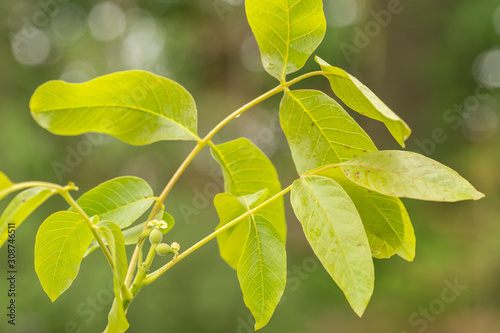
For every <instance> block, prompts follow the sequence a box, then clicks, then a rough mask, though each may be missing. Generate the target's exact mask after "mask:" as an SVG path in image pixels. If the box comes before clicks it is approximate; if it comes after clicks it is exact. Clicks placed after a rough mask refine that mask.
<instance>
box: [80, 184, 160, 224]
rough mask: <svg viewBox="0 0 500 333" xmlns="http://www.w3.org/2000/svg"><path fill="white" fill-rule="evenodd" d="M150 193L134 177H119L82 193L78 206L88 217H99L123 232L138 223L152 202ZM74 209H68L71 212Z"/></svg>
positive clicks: (146, 185)
mask: <svg viewBox="0 0 500 333" xmlns="http://www.w3.org/2000/svg"><path fill="white" fill-rule="evenodd" d="M152 197H153V190H152V189H151V187H150V186H149V185H148V183H146V182H145V181H144V180H142V179H140V178H137V177H130V176H126V177H118V178H114V179H111V180H108V181H107V182H104V183H102V184H100V185H98V186H97V187H94V188H93V189H91V190H90V191H88V192H86V193H84V194H83V195H82V196H81V197H80V198H79V199H78V200H77V203H78V204H79V205H80V207H82V209H83V210H84V211H85V213H87V215H88V216H94V215H99V219H100V220H109V221H113V222H114V223H116V224H118V226H119V227H120V228H122V229H123V228H126V227H128V226H129V225H131V224H132V223H133V222H134V221H135V220H137V219H138V218H139V217H140V216H141V215H142V214H143V213H144V212H145V211H146V210H147V209H148V208H149V207H150V206H151V204H152V203H153V202H154V198H152ZM72 210H73V208H70V211H72Z"/></svg>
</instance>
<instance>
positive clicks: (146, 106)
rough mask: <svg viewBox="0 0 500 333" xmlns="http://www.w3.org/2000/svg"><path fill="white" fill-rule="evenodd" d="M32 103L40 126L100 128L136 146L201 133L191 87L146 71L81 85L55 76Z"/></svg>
mask: <svg viewBox="0 0 500 333" xmlns="http://www.w3.org/2000/svg"><path fill="white" fill-rule="evenodd" d="M30 108H31V114H32V115H33V118H34V119H35V120H36V122H37V123H38V124H39V125H40V126H41V127H43V128H45V129H47V130H49V131H50V132H52V133H54V134H58V135H79V134H83V133H87V132H99V133H105V134H110V135H113V136H115V137H116V138H118V139H120V140H122V141H124V142H127V143H130V144H133V145H147V144H150V143H153V142H157V141H161V140H197V138H198V137H197V135H196V133H197V113H196V106H195V102H194V100H193V97H192V96H191V95H190V94H189V92H188V91H187V90H186V89H184V88H183V87H182V86H180V85H179V84H177V83H175V82H174V81H171V80H169V79H166V78H164V77H161V76H157V75H153V74H151V73H148V72H144V71H127V72H120V73H114V74H110V75H105V76H101V77H98V78H96V79H94V80H91V81H89V82H86V83H79V84H73V83H66V82H63V81H50V82H47V83H45V84H43V85H42V86H40V87H39V88H38V89H37V90H36V91H35V93H34V94H33V97H32V98H31V101H30Z"/></svg>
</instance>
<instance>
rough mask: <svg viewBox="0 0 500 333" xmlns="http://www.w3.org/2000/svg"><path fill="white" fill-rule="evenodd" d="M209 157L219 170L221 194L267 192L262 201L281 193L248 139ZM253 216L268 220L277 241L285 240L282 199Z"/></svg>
mask: <svg viewBox="0 0 500 333" xmlns="http://www.w3.org/2000/svg"><path fill="white" fill-rule="evenodd" d="M212 155H213V156H214V158H215V160H216V161H217V162H219V164H220V165H221V167H222V172H223V174H224V189H225V192H227V193H231V194H233V195H234V196H236V197H242V196H245V195H249V194H254V193H256V192H259V191H261V190H264V189H268V192H267V196H265V200H267V199H269V198H271V197H272V196H274V195H276V194H277V193H279V192H281V184H280V181H279V179H278V173H277V172H276V169H275V168H274V165H273V164H272V163H271V161H270V160H269V158H268V157H267V156H266V155H265V154H264V153H263V152H262V151H261V150H260V149H259V148H257V147H256V146H255V145H254V144H253V143H252V142H250V141H249V140H248V139H246V138H239V139H236V140H234V141H230V142H226V143H223V144H220V145H217V146H213V147H212ZM256 213H257V214H259V215H262V216H263V217H264V218H266V219H267V220H269V221H270V222H271V223H272V224H273V225H274V227H275V228H276V230H278V232H279V233H280V235H281V237H282V238H283V239H286V224H285V211H284V205H283V199H282V198H279V199H276V200H275V201H274V202H272V203H271V204H269V205H267V206H266V207H264V208H262V209H260V210H259V211H258V212H256Z"/></svg>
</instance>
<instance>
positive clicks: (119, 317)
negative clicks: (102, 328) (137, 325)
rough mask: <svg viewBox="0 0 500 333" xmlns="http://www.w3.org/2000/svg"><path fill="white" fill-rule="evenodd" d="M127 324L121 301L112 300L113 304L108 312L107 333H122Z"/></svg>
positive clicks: (125, 329)
mask: <svg viewBox="0 0 500 333" xmlns="http://www.w3.org/2000/svg"><path fill="white" fill-rule="evenodd" d="M129 326H130V325H129V323H128V321H127V316H126V315H125V310H124V309H123V303H120V302H119V301H117V300H116V299H115V300H113V305H112V306H111V310H110V311H109V314H108V331H109V333H124V332H126V331H127V329H128V328H129Z"/></svg>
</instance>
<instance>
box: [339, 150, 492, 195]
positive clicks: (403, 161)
mask: <svg viewBox="0 0 500 333" xmlns="http://www.w3.org/2000/svg"><path fill="white" fill-rule="evenodd" d="M341 168H342V171H343V172H344V174H345V175H346V176H347V178H349V179H350V180H351V181H353V182H354V183H356V184H358V185H361V186H364V187H366V188H368V189H371V190H374V191H377V192H379V193H381V194H385V195H390V196H395V197H405V198H413V199H420V200H429V201H451V202H453V201H460V200H478V199H481V198H482V197H484V194H482V193H481V192H478V191H477V190H476V189H475V188H474V187H473V186H472V185H471V184H470V183H469V182H468V181H467V180H465V179H464V178H462V177H461V176H460V175H459V174H458V173H457V172H456V171H454V170H452V169H450V168H448V167H447V166H445V165H443V164H441V163H439V162H436V161H434V160H432V159H430V158H428V157H425V156H423V155H420V154H417V153H412V152H405V151H397V150H392V151H391V150H386V151H380V152H372V153H368V154H365V155H362V156H359V157H356V158H354V159H352V160H349V161H347V162H344V163H342V165H341Z"/></svg>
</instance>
